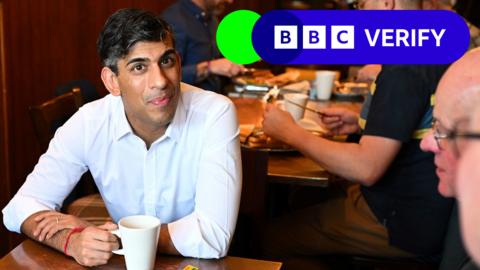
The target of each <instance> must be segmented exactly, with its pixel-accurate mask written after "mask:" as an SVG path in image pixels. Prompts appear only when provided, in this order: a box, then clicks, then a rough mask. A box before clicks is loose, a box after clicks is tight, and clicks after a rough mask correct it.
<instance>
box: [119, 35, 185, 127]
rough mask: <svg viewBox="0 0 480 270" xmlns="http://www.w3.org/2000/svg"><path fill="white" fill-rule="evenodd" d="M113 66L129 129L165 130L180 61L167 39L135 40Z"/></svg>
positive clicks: (173, 107) (175, 95) (174, 99)
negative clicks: (115, 66) (115, 70)
mask: <svg viewBox="0 0 480 270" xmlns="http://www.w3.org/2000/svg"><path fill="white" fill-rule="evenodd" d="M117 66H118V75H117V76H116V83H117V87H118V90H119V94H120V95H121V96H122V101H123V104H124V107H125V112H126V115H127V118H128V121H129V122H130V125H132V127H133V129H134V130H136V129H141V130H144V131H145V130H152V131H157V130H159V129H166V127H167V125H168V124H169V123H170V121H171V120H172V119H173V116H174V115H175V110H176V108H177V103H178V99H179V97H180V79H181V78H180V77H181V75H180V62H179V57H178V54H177V53H176V51H175V49H174V48H173V46H172V42H171V40H170V39H168V40H167V41H166V42H138V43H136V44H135V45H134V46H133V47H132V48H131V49H130V52H129V53H128V54H127V55H126V56H125V57H124V58H122V59H120V60H119V61H118V63H117ZM111 92H112V91H111ZM112 94H115V93H112Z"/></svg>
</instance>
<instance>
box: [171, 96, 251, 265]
mask: <svg viewBox="0 0 480 270" xmlns="http://www.w3.org/2000/svg"><path fill="white" fill-rule="evenodd" d="M212 114H214V115H216V117H212V118H211V123H210V124H209V125H208V127H207V132H205V134H204V142H205V144H204V147H203V150H202V154H201V156H200V166H199V174H198V181H197V186H196V195H195V210H194V211H193V212H192V213H191V214H189V215H188V216H185V217H183V218H181V219H179V220H177V221H175V222H172V223H170V224H169V225H168V229H169V232H170V236H171V239H172V241H173V244H174V245H175V247H176V249H177V250H178V251H179V252H180V253H181V254H182V255H183V256H189V257H197V258H220V257H223V256H225V255H226V254H227V251H228V248H229V245H230V241H231V239H232V236H233V233H234V231H235V225H236V222H237V215H238V208H239V204H240V194H241V189H242V181H241V178H242V176H241V166H242V165H241V156H240V145H239V141H238V134H239V130H238V123H237V117H236V111H235V107H234V105H233V104H232V103H231V102H230V101H228V102H226V105H225V106H224V107H223V108H221V110H220V111H219V112H217V113H216V114H215V112H212Z"/></svg>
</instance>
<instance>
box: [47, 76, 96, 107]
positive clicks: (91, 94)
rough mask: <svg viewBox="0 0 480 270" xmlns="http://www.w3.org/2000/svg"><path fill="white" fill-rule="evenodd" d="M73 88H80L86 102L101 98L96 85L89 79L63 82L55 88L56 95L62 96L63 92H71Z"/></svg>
mask: <svg viewBox="0 0 480 270" xmlns="http://www.w3.org/2000/svg"><path fill="white" fill-rule="evenodd" d="M73 88H80V92H81V93H82V98H83V102H84V103H89V102H91V101H94V100H97V99H99V98H100V94H99V93H98V91H97V89H96V88H95V85H94V84H93V83H92V82H90V81H89V80H83V79H82V80H73V81H69V82H66V83H64V84H61V85H59V86H57V88H55V95H56V96H61V95H63V94H66V93H69V92H70V91H72V89H73Z"/></svg>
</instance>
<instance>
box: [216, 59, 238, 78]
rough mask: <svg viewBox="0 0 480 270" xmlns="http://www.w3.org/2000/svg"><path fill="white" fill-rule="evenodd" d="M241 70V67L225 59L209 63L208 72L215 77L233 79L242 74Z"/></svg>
mask: <svg viewBox="0 0 480 270" xmlns="http://www.w3.org/2000/svg"><path fill="white" fill-rule="evenodd" d="M243 69H244V67H243V65H238V64H235V63H233V62H232V61H230V60H228V59H226V58H220V59H215V60H212V61H210V72H211V73H213V74H217V75H222V76H227V77H233V76H236V75H238V74H239V73H240V72H242V70H243Z"/></svg>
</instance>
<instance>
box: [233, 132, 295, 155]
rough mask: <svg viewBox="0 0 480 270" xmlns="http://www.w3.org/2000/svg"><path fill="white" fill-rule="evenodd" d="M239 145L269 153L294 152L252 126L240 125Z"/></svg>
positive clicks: (284, 144)
mask: <svg viewBox="0 0 480 270" xmlns="http://www.w3.org/2000/svg"><path fill="white" fill-rule="evenodd" d="M240 143H241V144H242V145H243V146H244V147H248V148H255V149H261V150H267V151H270V152H295V151H297V150H296V149H294V148H292V147H291V146H290V145H288V144H286V143H283V142H281V141H279V140H275V139H273V138H271V137H269V136H267V135H265V133H264V132H263V130H262V128H259V127H254V125H240Z"/></svg>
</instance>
